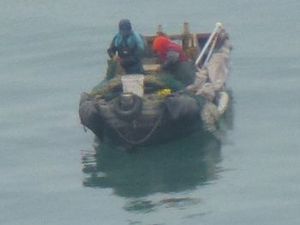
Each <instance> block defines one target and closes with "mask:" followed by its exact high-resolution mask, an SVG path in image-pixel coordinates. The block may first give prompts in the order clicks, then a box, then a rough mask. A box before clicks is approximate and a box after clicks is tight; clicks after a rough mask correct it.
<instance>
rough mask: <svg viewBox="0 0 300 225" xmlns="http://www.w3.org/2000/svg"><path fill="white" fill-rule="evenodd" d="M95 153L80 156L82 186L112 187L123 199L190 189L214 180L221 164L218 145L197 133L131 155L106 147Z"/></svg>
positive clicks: (213, 139) (215, 141) (211, 139)
mask: <svg viewBox="0 0 300 225" xmlns="http://www.w3.org/2000/svg"><path fill="white" fill-rule="evenodd" d="M95 150H96V151H95V152H83V155H82V163H83V172H84V173H85V174H86V177H85V179H84V181H83V184H84V186H88V187H100V188H112V189H113V190H114V193H115V194H116V195H119V196H123V197H143V196H147V195H149V194H153V193H156V192H163V193H169V192H181V191H184V190H187V189H193V188H195V187H197V186H198V185H201V184H206V183H208V182H209V181H211V180H214V179H216V178H217V177H218V172H219V168H218V162H220V161H221V154H220V150H221V144H220V142H219V141H218V140H216V139H215V138H213V137H209V136H206V138H203V139H202V140H199V139H197V136H196V134H195V135H194V136H192V137H187V138H184V139H181V140H178V141H175V142H173V143H170V144H168V145H161V146H156V147H145V148H143V149H139V150H138V151H135V152H131V153H128V152H126V151H120V149H117V148H114V147H113V146H108V145H103V146H101V149H95Z"/></svg>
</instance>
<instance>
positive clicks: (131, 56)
mask: <svg viewBox="0 0 300 225" xmlns="http://www.w3.org/2000/svg"><path fill="white" fill-rule="evenodd" d="M144 50H145V45H144V40H143V38H142V37H141V35H140V34H138V33H136V32H135V31H133V30H132V26H131V23H130V21H129V20H128V19H122V20H120V22H119V32H118V33H117V34H116V35H115V36H114V38H113V40H112V42H111V44H110V47H109V49H108V50H107V53H108V55H109V56H110V58H111V59H113V60H115V61H117V62H119V63H120V64H121V66H122V67H123V69H124V70H125V72H126V74H143V73H144V70H143V66H142V62H141V59H142V56H143V53H144Z"/></svg>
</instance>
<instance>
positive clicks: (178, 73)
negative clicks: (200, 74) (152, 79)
mask: <svg viewBox="0 0 300 225" xmlns="http://www.w3.org/2000/svg"><path fill="white" fill-rule="evenodd" d="M152 49H153V51H154V52H155V53H156V54H157V55H158V57H159V59H160V60H161V62H162V66H161V69H162V70H163V71H165V72H168V73H171V74H172V75H174V77H175V79H177V80H179V81H181V82H183V83H184V84H185V85H187V84H191V83H192V82H193V80H194V77H195V72H196V68H195V67H194V65H193V63H192V62H191V61H190V60H189V59H188V57H187V56H186V55H185V53H184V51H183V49H182V47H181V46H180V45H178V44H176V43H174V42H172V41H171V40H170V39H169V38H168V37H166V36H158V37H156V38H155V39H154V41H153V45H152Z"/></svg>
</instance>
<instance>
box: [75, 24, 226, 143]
mask: <svg viewBox="0 0 300 225" xmlns="http://www.w3.org/2000/svg"><path fill="white" fill-rule="evenodd" d="M183 28H184V29H183V32H182V33H181V34H178V35H167V36H168V37H169V38H170V39H172V40H173V41H174V42H176V43H179V44H181V46H182V48H183V50H184V52H185V53H186V55H188V56H189V58H190V59H191V61H192V65H193V68H194V69H191V71H192V72H193V73H194V78H193V81H192V82H190V83H188V84H187V83H184V82H183V83H182V82H180V81H178V80H176V79H175V78H174V77H173V76H172V74H162V73H163V72H161V71H160V70H158V69H157V68H159V66H160V65H159V64H158V63H157V62H158V61H157V58H156V56H155V54H154V53H153V52H152V51H151V47H149V48H148V50H147V53H146V55H145V57H144V59H143V67H144V70H145V74H144V75H136V74H135V75H130V74H122V71H121V70H120V67H119V66H118V65H117V64H115V63H113V62H112V61H108V71H107V73H108V74H109V73H112V71H113V72H114V73H116V74H117V75H116V76H114V78H112V79H104V80H103V81H102V82H101V83H100V84H98V85H97V86H96V87H94V88H93V90H92V91H91V92H89V93H82V94H81V99H80V103H79V116H80V120H81V123H82V124H83V126H84V127H87V128H88V129H90V130H91V131H92V132H93V133H94V134H95V135H96V136H97V137H98V138H99V139H100V140H101V141H104V142H105V141H110V142H112V143H114V144H116V145H121V146H125V147H126V148H131V147H135V146H143V145H152V144H157V143H162V142H165V141H170V140H172V139H177V138H180V137H183V136H186V135H189V134H191V133H193V132H195V131H199V130H203V131H205V132H206V131H207V132H210V133H214V132H215V131H216V130H217V129H218V128H217V127H218V123H219V121H220V119H221V118H222V116H223V115H224V113H225V112H226V110H227V109H228V106H229V103H230V101H231V99H230V95H229V93H228V89H227V87H226V81H227V80H228V76H229V57H230V52H231V49H232V47H231V44H230V42H229V37H228V34H227V32H226V31H225V29H224V27H223V26H222V24H221V23H217V24H216V27H215V28H214V30H213V31H212V32H211V33H191V32H190V30H189V25H188V23H184V26H183ZM158 35H166V34H165V33H164V32H163V31H162V27H161V26H159V27H158V31H157V34H156V35H153V36H145V37H144V39H145V42H146V45H147V46H152V43H153V40H154V39H155V37H157V36H158Z"/></svg>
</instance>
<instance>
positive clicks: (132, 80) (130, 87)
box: [121, 74, 144, 97]
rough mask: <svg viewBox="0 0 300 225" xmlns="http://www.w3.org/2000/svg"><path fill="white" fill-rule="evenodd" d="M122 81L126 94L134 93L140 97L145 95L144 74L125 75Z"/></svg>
mask: <svg viewBox="0 0 300 225" xmlns="http://www.w3.org/2000/svg"><path fill="white" fill-rule="evenodd" d="M121 80H122V86H123V92H124V93H133V94H136V95H137V96H140V97H142V96H143V95H144V75H143V74H134V75H123V76H122V77H121Z"/></svg>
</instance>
